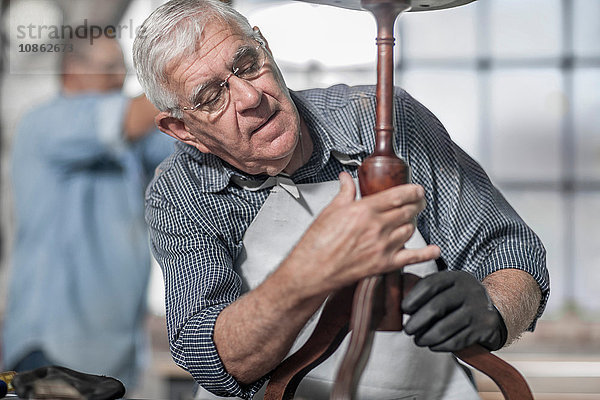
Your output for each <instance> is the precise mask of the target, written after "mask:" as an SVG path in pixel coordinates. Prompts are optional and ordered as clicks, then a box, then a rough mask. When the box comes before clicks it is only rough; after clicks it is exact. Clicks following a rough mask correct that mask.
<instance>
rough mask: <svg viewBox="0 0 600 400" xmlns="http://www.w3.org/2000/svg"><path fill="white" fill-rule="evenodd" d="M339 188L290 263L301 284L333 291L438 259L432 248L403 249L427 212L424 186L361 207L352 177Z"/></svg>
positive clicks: (376, 197) (387, 193)
mask: <svg viewBox="0 0 600 400" xmlns="http://www.w3.org/2000/svg"><path fill="white" fill-rule="evenodd" d="M340 183H341V188H340V192H339V193H338V194H337V196H336V197H335V198H334V199H333V201H332V202H331V203H330V204H329V205H328V206H327V207H326V208H325V209H324V210H323V211H322V213H321V214H320V215H319V216H318V217H317V219H316V220H315V222H314V223H313V224H312V225H311V226H310V228H309V229H308V230H307V232H306V233H305V234H304V236H303V237H302V239H301V240H300V242H299V243H298V245H297V246H296V247H295V248H294V250H293V251H292V253H291V254H290V257H289V258H288V260H287V261H288V262H293V264H294V265H295V266H296V267H295V269H296V271H297V274H295V275H297V276H298V279H299V281H298V283H299V284H300V283H301V284H302V285H304V286H305V287H313V288H315V290H319V289H321V290H324V291H331V290H335V289H338V288H340V287H343V286H346V285H348V284H351V283H353V282H356V281H358V280H359V279H362V278H365V277H367V276H372V275H376V274H380V273H385V272H389V271H392V270H396V269H400V268H402V267H404V266H406V265H408V264H413V263H418V262H423V261H428V260H432V259H435V258H437V257H439V255H440V250H439V248H438V247H437V246H434V245H430V246H427V247H424V248H422V249H404V244H405V243H406V242H407V241H408V239H410V237H411V236H412V234H413V233H414V231H415V219H416V216H417V214H418V213H419V212H421V211H422V210H423V209H424V208H425V197H424V190H423V188H422V187H421V186H418V185H412V184H408V185H401V186H396V187H393V188H390V189H387V190H384V191H382V192H379V193H376V194H373V195H370V196H368V197H365V198H363V199H361V200H358V201H357V200H355V198H356V187H355V185H354V181H353V180H352V178H351V177H350V175H349V174H347V173H342V174H340ZM292 260H293V261H292ZM313 281H314V282H313Z"/></svg>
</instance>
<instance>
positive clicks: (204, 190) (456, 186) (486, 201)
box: [146, 85, 549, 398]
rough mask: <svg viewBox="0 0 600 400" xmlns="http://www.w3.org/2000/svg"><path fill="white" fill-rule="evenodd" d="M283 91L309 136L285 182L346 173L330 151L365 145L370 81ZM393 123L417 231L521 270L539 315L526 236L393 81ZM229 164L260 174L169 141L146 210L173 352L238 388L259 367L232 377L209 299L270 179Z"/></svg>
mask: <svg viewBox="0 0 600 400" xmlns="http://www.w3.org/2000/svg"><path fill="white" fill-rule="evenodd" d="M292 98H293V100H294V102H295V104H296V106H297V107H298V110H299V112H300V115H301V116H302V118H303V119H304V121H305V122H306V124H307V126H308V128H309V131H310V133H311V136H312V139H313V142H314V151H313V154H312V156H311V158H310V160H309V162H308V163H307V164H306V165H304V166H303V167H302V168H300V169H299V170H298V171H296V173H294V174H293V175H292V179H293V180H294V182H295V183H297V184H298V183H315V182H324V181H331V180H336V179H337V177H338V175H339V173H340V172H341V171H348V172H349V173H350V174H351V175H352V176H354V177H356V167H352V166H347V165H342V164H341V163H340V162H339V161H337V159H336V158H335V157H332V156H331V153H332V152H333V151H335V152H339V153H341V154H345V155H348V156H349V157H350V158H352V159H356V160H362V159H364V158H365V157H367V156H368V155H369V154H370V153H371V152H372V150H373V147H374V128H373V127H374V126H375V91H374V88H373V87H348V86H345V85H338V86H334V87H331V88H329V89H313V90H308V91H303V92H292ZM394 123H395V127H396V133H397V134H396V137H395V146H396V152H397V153H398V155H399V156H401V157H402V158H404V159H405V160H406V161H407V162H408V164H409V165H410V167H411V174H412V181H413V182H414V183H418V184H420V185H422V186H423V187H424V188H425V192H426V199H427V207H426V209H425V210H424V211H423V212H421V214H420V215H419V217H418V228H419V230H420V232H421V233H422V235H423V237H424V239H425V241H427V242H428V243H435V244H437V245H438V246H439V247H440V248H441V251H442V257H443V258H444V259H445V261H446V263H447V264H448V266H449V268H450V269H454V270H464V271H468V272H470V273H472V274H473V275H474V276H476V277H477V278H478V279H479V280H483V278H484V277H485V276H486V275H488V274H491V273H492V272H494V271H497V270H499V269H502V268H519V269H522V270H525V271H527V272H529V273H530V274H531V275H532V276H533V277H534V278H535V279H536V281H537V282H538V283H539V285H540V287H541V290H542V293H543V300H542V303H541V304H540V308H539V312H538V317H539V316H540V315H541V313H542V311H543V309H544V306H545V304H546V301H547V299H548V294H549V277H548V271H547V269H546V266H545V250H544V247H543V245H542V243H541V242H540V240H539V239H538V237H537V236H536V235H535V234H534V233H533V232H532V231H531V229H529V227H527V225H525V223H524V222H523V221H522V220H521V219H520V218H519V216H518V215H517V214H516V213H515V211H514V210H513V209H512V208H511V207H510V205H508V203H507V202H506V201H505V200H504V198H503V197H502V195H501V194H500V193H499V192H498V190H497V189H496V188H495V187H494V186H493V185H492V184H491V182H490V181H489V179H488V177H487V175H486V174H485V172H484V171H483V170H482V169H481V167H480V166H479V165H478V164H477V163H476V162H475V161H473V160H472V159H471V158H470V157H469V156H468V155H467V154H465V153H464V152H463V151H462V150H461V149H460V148H459V147H458V146H457V145H456V144H454V143H453V142H452V140H451V139H450V137H449V136H448V134H447V133H446V131H445V129H444V127H443V126H442V125H441V123H440V122H439V121H438V120H437V119H436V118H435V116H434V115H432V114H431V113H430V112H429V111H428V110H427V109H426V108H425V107H423V106H422V105H421V104H420V103H418V102H417V101H416V100H414V99H413V98H412V97H410V96H409V95H408V94H407V93H406V92H404V91H403V90H401V89H397V90H396V93H395V107H394ZM234 175H236V176H238V177H240V178H241V179H246V180H259V181H260V180H261V179H262V180H264V179H265V177H264V176H249V175H246V174H245V173H243V172H240V171H239V170H236V169H234V168H233V167H231V166H230V165H228V164H226V163H224V162H222V161H221V160H219V159H218V158H216V157H214V156H212V155H210V154H203V153H201V152H199V151H198V150H197V149H195V148H193V147H191V146H188V145H185V144H182V143H178V144H177V146H176V150H175V152H174V153H173V154H172V156H171V157H170V158H168V159H167V160H165V162H163V164H162V165H161V167H160V168H159V171H158V173H157V175H156V177H155V179H154V181H153V182H152V184H151V185H150V187H149V188H148V191H147V194H146V220H147V222H148V224H149V226H150V232H151V245H152V250H153V252H154V255H155V256H156V258H157V260H158V262H159V263H160V265H161V266H162V269H163V273H164V279H165V285H166V310H167V328H168V335H169V342H170V346H171V353H172V356H173V359H174V360H175V362H176V363H177V364H178V365H180V366H181V367H183V368H184V369H186V370H187V371H189V372H190V373H191V374H192V376H193V377H194V379H195V380H196V381H197V382H198V383H200V384H201V385H202V386H204V387H205V388H206V389H208V390H209V391H211V392H214V393H215V394H219V395H227V396H239V397H242V398H249V397H251V396H252V395H253V394H254V393H255V392H256V391H257V390H258V389H259V388H260V387H261V386H262V384H263V383H264V381H265V380H266V378H263V379H261V380H259V381H258V382H255V383H254V384H252V385H249V386H242V385H240V384H239V383H238V382H237V381H236V380H235V379H234V378H233V377H232V376H231V375H229V374H228V373H227V371H226V370H225V368H224V366H223V364H222V362H221V360H220V358H219V355H218V353H217V350H216V348H215V345H214V343H213V340H212V337H213V329H214V325H215V320H216V318H217V316H218V315H219V313H220V312H221V310H223V309H224V308H225V307H227V305H229V304H230V303H231V302H233V301H235V300H236V299H237V298H238V297H239V296H240V295H241V294H242V281H241V278H240V276H238V275H237V274H236V273H235V272H234V269H233V265H234V260H235V259H236V257H237V256H238V255H239V253H240V250H241V247H242V238H243V236H244V232H245V231H246V229H247V228H248V226H249V225H250V223H251V222H252V220H253V219H254V217H255V216H256V214H257V213H258V211H259V209H260V208H261V206H262V204H263V202H264V201H265V199H266V198H267V196H268V195H269V191H270V189H264V190H260V191H249V190H244V189H242V188H240V187H238V186H237V185H235V184H234V183H233V182H232V181H231V177H232V176H234ZM536 319H537V318H536ZM534 325H535V321H534V323H532V325H531V327H530V329H533V328H534Z"/></svg>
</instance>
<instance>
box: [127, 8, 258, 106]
mask: <svg viewBox="0 0 600 400" xmlns="http://www.w3.org/2000/svg"><path fill="white" fill-rule="evenodd" d="M209 23H222V24H227V25H229V26H231V27H232V28H233V29H239V30H240V31H241V32H242V33H243V34H246V35H248V37H251V38H255V39H257V40H259V39H260V37H259V35H260V34H259V33H258V32H254V30H253V29H252V28H251V27H250V24H249V23H248V20H247V19H246V17H244V16H243V15H242V14H240V13H239V12H237V11H236V10H235V9H233V8H232V7H231V6H230V5H228V4H225V3H223V2H221V1H219V0H171V1H168V2H167V3H165V4H163V5H161V6H160V7H158V8H157V9H156V10H154V11H153V12H152V14H150V16H149V17H148V18H147V19H146V20H145V21H144V23H143V24H142V26H141V27H140V29H139V31H138V33H137V35H136V38H135V41H134V43H133V65H134V67H135V69H136V71H137V76H138V80H139V81H140V84H141V85H142V88H143V89H144V92H145V93H146V97H148V99H149V100H150V101H151V102H152V103H153V104H154V105H155V106H156V108H158V109H159V110H161V111H168V112H169V113H170V114H171V115H172V116H174V117H175V118H182V116H183V112H182V110H181V109H180V107H179V101H178V99H177V95H176V94H175V93H174V92H173V90H172V89H171V88H170V86H169V82H168V76H167V74H166V71H165V70H166V67H167V65H168V63H169V62H171V61H173V60H178V59H181V58H182V57H184V56H188V55H191V54H194V52H195V51H197V50H198V48H199V46H200V41H201V38H202V32H203V31H204V28H205V26H206V25H207V24H209Z"/></svg>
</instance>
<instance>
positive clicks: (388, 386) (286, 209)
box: [196, 178, 479, 400]
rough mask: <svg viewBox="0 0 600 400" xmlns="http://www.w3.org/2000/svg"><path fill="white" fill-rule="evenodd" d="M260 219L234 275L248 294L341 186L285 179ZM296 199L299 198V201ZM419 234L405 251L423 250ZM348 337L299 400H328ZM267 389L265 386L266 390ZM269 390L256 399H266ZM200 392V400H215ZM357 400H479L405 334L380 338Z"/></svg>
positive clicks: (426, 266)
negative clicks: (298, 182) (238, 276)
mask: <svg viewBox="0 0 600 400" xmlns="http://www.w3.org/2000/svg"><path fill="white" fill-rule="evenodd" d="M277 184H278V185H277V186H275V187H273V189H272V190H271V193H270V194H269V197H268V198H267V200H266V201H265V203H264V204H263V206H262V208H261V209H260V211H259V213H258V215H257V216H256V218H255V219H254V221H253V222H252V224H251V225H250V227H249V228H248V230H247V231H246V233H245V235H244V239H243V242H244V250H243V251H242V254H240V256H239V257H238V259H237V260H236V269H237V272H238V273H239V274H240V276H241V277H242V279H243V281H244V288H245V290H252V289H254V288H255V287H256V286H258V285H259V284H260V283H261V282H262V281H263V280H264V279H265V277H266V276H267V275H268V274H269V273H270V272H272V271H273V270H275V269H276V268H277V266H278V265H279V264H280V263H281V261H283V259H284V258H285V257H286V256H287V254H288V253H289V252H290V250H291V249H292V248H293V246H294V245H295V244H296V243H297V242H298V240H299V239H300V237H301V236H302V234H303V233H304V231H305V230H306V229H307V228H308V227H309V225H310V224H311V223H312V221H313V220H314V219H315V218H316V216H317V215H318V214H319V212H320V211H321V210H322V209H323V208H324V207H325V206H326V205H327V204H329V203H330V202H331V200H332V199H333V197H334V196H335V195H336V194H337V193H338V192H339V186H340V183H339V181H332V182H324V183H317V184H300V185H297V186H294V185H293V183H291V181H290V180H289V179H287V178H283V180H282V179H281V178H279V179H278V181H277ZM296 197H298V198H296ZM424 245H425V242H424V240H423V238H422V236H421V235H420V233H419V232H416V233H415V235H413V237H412V238H411V239H410V241H409V242H408V243H407V244H406V247H411V248H418V247H423V246H424ZM406 270H407V271H410V272H412V273H415V274H417V275H421V276H422V275H425V274H427V273H431V272H434V271H437V267H436V266H435V263H434V262H428V263H422V264H419V265H415V266H410V267H407V268H406ZM320 312H321V310H319V311H318V312H317V313H316V314H315V315H314V316H313V317H312V318H311V319H310V320H309V321H308V323H307V324H306V326H305V327H304V329H303V330H302V332H301V333H300V335H299V336H298V338H297V339H296V342H295V343H294V346H293V347H292V349H291V351H290V354H292V353H293V352H295V351H296V350H297V349H299V348H300V347H301V346H302V344H304V342H305V341H306V340H307V339H308V337H309V336H310V333H311V332H312V330H313V329H314V326H315V324H316V322H317V321H318V315H319V314H320ZM349 338H350V335H347V336H346V338H345V340H344V341H343V343H342V344H341V345H340V347H339V348H338V350H337V351H336V352H335V353H334V354H333V355H332V356H331V357H329V358H328V359H327V360H326V361H325V362H323V363H322V364H321V365H319V366H318V367H317V368H315V369H313V370H312V371H311V372H310V373H308V375H307V376H306V377H305V378H304V379H303V380H302V382H301V384H300V386H299V387H298V390H297V391H296V396H295V398H296V399H307V400H325V399H328V398H329V393H330V391H331V387H332V382H333V380H334V379H335V376H336V373H337V370H338V367H339V364H340V362H341V360H342V358H343V356H344V354H345V350H346V348H347V346H348V341H349ZM265 386H266V385H265ZM264 390H265V387H263V388H262V389H261V390H260V391H259V393H258V394H257V395H256V396H255V397H254V398H255V399H262V398H263V394H264ZM217 398H219V397H216V396H214V395H212V394H210V393H208V392H207V391H206V390H204V389H203V388H199V392H198V393H197V395H196V399H202V400H204V399H217ZM357 398H358V399H360V400H388V399H389V400H392V399H411V400H433V399H444V400H471V399H479V396H478V395H477V392H476V390H475V388H474V387H473V385H472V384H471V382H470V381H469V379H468V378H467V376H466V374H465V372H464V371H463V370H462V368H461V367H460V366H459V365H458V363H457V362H456V360H455V359H454V357H453V356H452V354H450V353H434V352H431V351H429V350H428V349H426V348H420V347H417V346H416V345H415V344H414V343H413V341H412V338H410V337H409V336H407V335H406V334H405V333H404V332H376V333H375V338H374V341H373V347H372V351H371V355H370V358H369V361H368V363H367V366H366V368H365V370H364V373H363V375H362V378H361V381H360V384H359V388H358V393H357Z"/></svg>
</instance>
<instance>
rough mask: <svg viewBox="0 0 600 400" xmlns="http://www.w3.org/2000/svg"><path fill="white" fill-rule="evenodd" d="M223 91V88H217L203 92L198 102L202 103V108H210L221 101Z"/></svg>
mask: <svg viewBox="0 0 600 400" xmlns="http://www.w3.org/2000/svg"><path fill="white" fill-rule="evenodd" d="M222 91H223V88H218V89H217V88H215V89H212V90H209V91H207V92H205V93H202V94H201V95H200V96H198V98H197V103H196V104H200V107H201V108H209V107H211V106H213V105H215V104H216V103H218V102H219V99H220V98H221V93H222Z"/></svg>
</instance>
